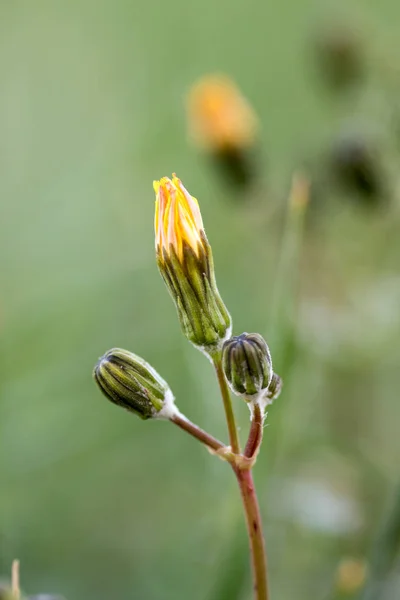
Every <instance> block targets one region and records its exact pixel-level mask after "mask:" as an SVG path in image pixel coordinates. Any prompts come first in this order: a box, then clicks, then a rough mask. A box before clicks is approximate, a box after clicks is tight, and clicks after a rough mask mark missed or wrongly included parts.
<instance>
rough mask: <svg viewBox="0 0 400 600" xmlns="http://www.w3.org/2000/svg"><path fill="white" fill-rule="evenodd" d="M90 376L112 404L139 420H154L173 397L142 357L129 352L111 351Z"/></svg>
mask: <svg viewBox="0 0 400 600" xmlns="http://www.w3.org/2000/svg"><path fill="white" fill-rule="evenodd" d="M93 377H94V380H95V381H96V383H97V385H98V386H99V388H100V389H101V391H102V392H103V394H104V395H105V396H106V397H107V398H108V399H109V400H110V401H111V402H113V403H114V404H117V405H118V406H122V407H123V408H126V409H127V410H129V411H130V412H133V413H135V414H137V415H138V416H139V417H141V418H142V419H151V418H154V417H156V416H157V415H158V413H160V411H161V410H162V409H163V407H164V404H165V402H172V401H173V397H172V393H171V390H170V389H169V387H168V385H167V383H166V382H165V381H164V380H163V379H162V378H161V377H160V375H159V374H158V373H157V372H156V371H155V370H154V369H153V368H152V367H151V366H150V365H149V364H148V363H147V362H146V361H144V360H143V359H142V358H140V357H139V356H136V355H135V354H133V353H132V352H129V351H128V350H122V349H121V348H113V349H112V350H109V351H108V352H106V354H105V355H104V356H102V358H100V360H99V361H98V363H97V364H96V366H95V368H94V371H93Z"/></svg>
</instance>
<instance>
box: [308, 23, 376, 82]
mask: <svg viewBox="0 0 400 600" xmlns="http://www.w3.org/2000/svg"><path fill="white" fill-rule="evenodd" d="M315 53H316V58H317V62H318V64H319V68H320V71H321V74H322V76H323V77H324V78H325V80H326V81H327V83H328V84H329V85H330V86H331V87H332V88H334V89H337V90H343V89H345V88H347V87H348V86H349V85H352V84H354V83H357V82H358V81H359V80H360V79H361V77H362V75H363V73H364V68H365V65H364V54H363V45H362V42H361V39H360V35H359V32H358V31H356V29H355V28H352V27H350V26H348V25H346V24H344V23H342V24H339V23H336V24H331V25H329V26H325V28H323V29H322V30H320V32H319V34H318V35H317V39H316V43H315Z"/></svg>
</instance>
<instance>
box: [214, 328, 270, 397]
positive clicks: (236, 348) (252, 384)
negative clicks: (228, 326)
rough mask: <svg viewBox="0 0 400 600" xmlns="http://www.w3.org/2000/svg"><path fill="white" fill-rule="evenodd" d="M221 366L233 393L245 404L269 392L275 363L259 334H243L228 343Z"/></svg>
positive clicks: (223, 352)
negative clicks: (240, 397) (245, 401)
mask: <svg viewBox="0 0 400 600" xmlns="http://www.w3.org/2000/svg"><path fill="white" fill-rule="evenodd" d="M222 365H223V369H224V373H225V377H226V379H227V381H228V384H229V386H230V388H231V389H232V391H233V392H234V393H235V394H237V395H238V396H243V397H244V398H245V400H247V401H250V400H253V399H254V398H253V397H254V396H259V395H261V394H263V393H265V392H266V390H267V389H268V386H269V384H270V382H271V378H272V361H271V354H270V352H269V348H268V346H267V344H266V342H265V340H264V338H263V337H262V336H261V335H259V334H258V333H242V335H239V336H237V337H232V338H231V339H230V340H227V341H226V342H225V344H224V347H223V350H222Z"/></svg>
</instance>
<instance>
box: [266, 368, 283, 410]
mask: <svg viewBox="0 0 400 600" xmlns="http://www.w3.org/2000/svg"><path fill="white" fill-rule="evenodd" d="M281 391H282V379H281V378H280V377H279V375H277V374H276V373H273V374H272V378H271V382H270V384H269V386H268V390H267V393H266V394H265V397H266V399H267V400H268V404H271V403H272V402H273V400H276V398H278V396H279V395H280V393H281Z"/></svg>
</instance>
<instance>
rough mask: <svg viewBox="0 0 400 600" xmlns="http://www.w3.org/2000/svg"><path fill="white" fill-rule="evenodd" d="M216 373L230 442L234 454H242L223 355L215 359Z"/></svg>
mask: <svg viewBox="0 0 400 600" xmlns="http://www.w3.org/2000/svg"><path fill="white" fill-rule="evenodd" d="M213 363H214V367H215V372H216V374H217V379H218V384H219V389H220V390H221V396H222V401H223V403H224V409H225V417H226V423H227V425H228V432H229V441H230V444H231V448H232V452H233V453H234V454H240V443H239V437H238V432H237V427H236V421H235V415H234V414H233V409H232V401H231V394H230V392H229V387H228V384H227V383H226V379H225V375H224V371H223V369H222V361H221V355H217V356H215V357H213Z"/></svg>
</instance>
